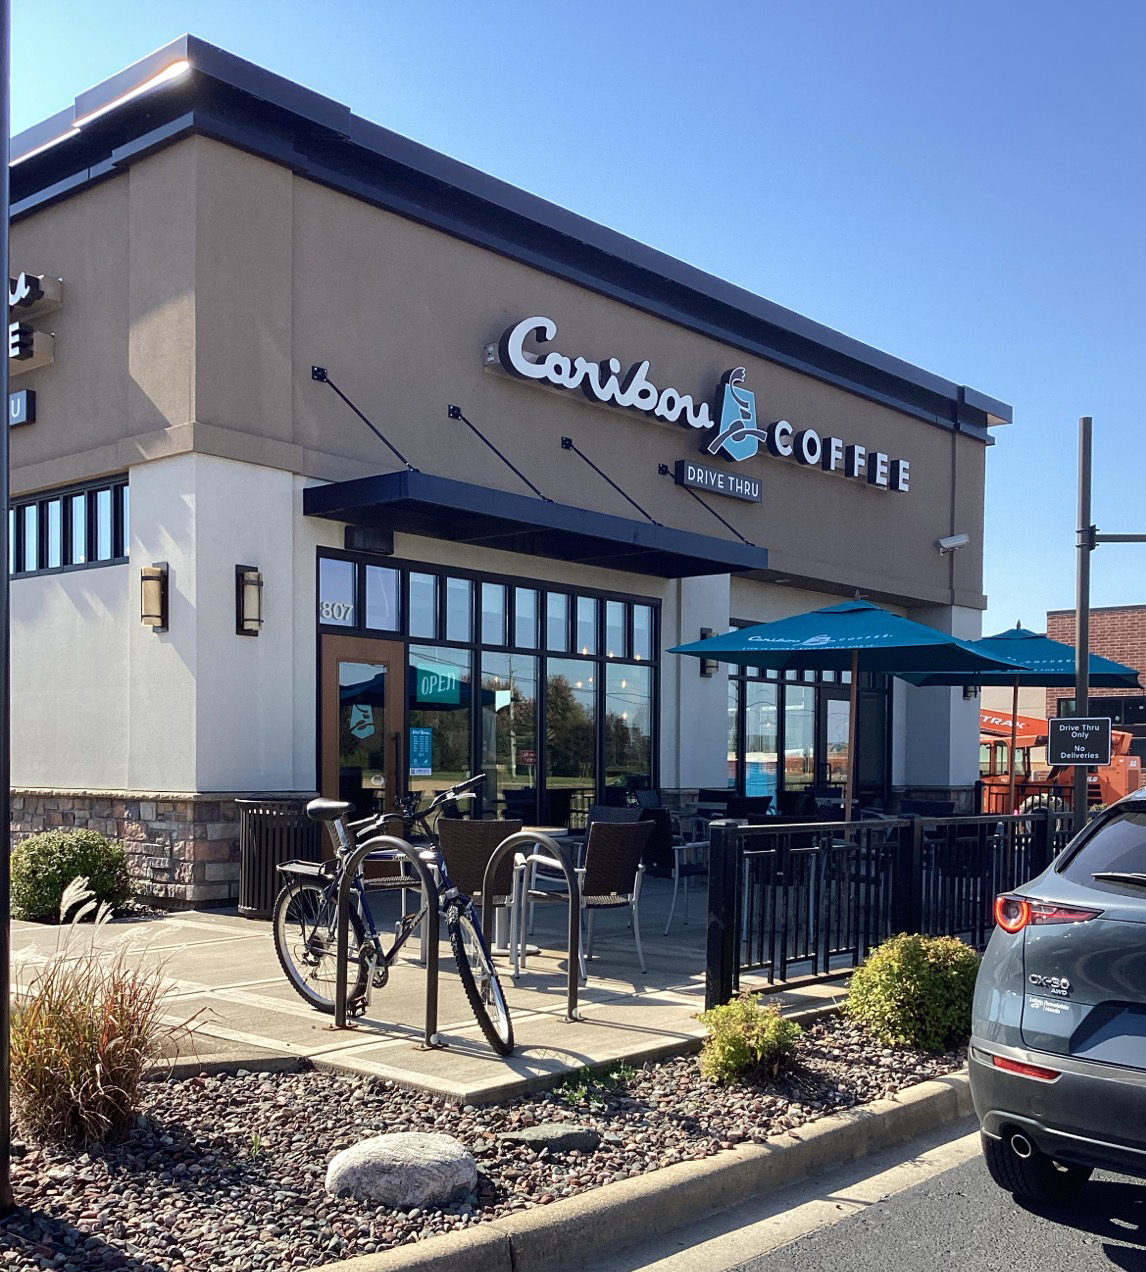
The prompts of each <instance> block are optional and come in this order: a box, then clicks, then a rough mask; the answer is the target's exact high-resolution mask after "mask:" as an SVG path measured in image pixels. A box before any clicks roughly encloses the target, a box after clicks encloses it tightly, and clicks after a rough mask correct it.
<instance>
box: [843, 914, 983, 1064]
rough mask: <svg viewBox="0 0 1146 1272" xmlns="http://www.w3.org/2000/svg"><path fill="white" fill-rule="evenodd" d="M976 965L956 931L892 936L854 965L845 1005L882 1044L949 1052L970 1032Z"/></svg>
mask: <svg viewBox="0 0 1146 1272" xmlns="http://www.w3.org/2000/svg"><path fill="white" fill-rule="evenodd" d="M978 970H979V955H978V954H976V953H975V951H974V950H973V949H972V948H971V947H970V946H969V945H964V943H963V942H962V941H960V940H957V939H956V938H955V937H953V936H918V935H907V934H906V933H903V934H901V935H899V936H893V937H892V938H891V940H889V941H885V942H884V943H883V944H882V945H881V946H880V947H879V948H878V949H876V950H873V951H872V952H871V954H869V955H868V957H867V959H866V961H865V962H864V964H863V966H862V967H858V968H857V969H856V971H855V974H854V975H853V976H852V983H851V991H850V993H849V994H848V1000H847V1008H846V1010H847V1013H848V1015H849V1016H851V1017H853V1018H854V1019H855V1020H858V1021H860V1022H861V1023H862V1024H864V1025H865V1026H866V1027H867V1028H868V1029H870V1030H871V1031H872V1033H874V1034H875V1036H876V1037H877V1038H878V1039H879V1040H880V1041H881V1042H882V1043H883V1044H884V1046H887V1047H915V1048H917V1049H918V1050H920V1051H946V1050H948V1049H949V1048H951V1047H955V1046H959V1045H960V1044H962V1043H965V1042H966V1041H967V1040H968V1039H969V1038H970V1036H971V1000H972V998H973V996H974V993H975V975H976V973H977V972H978Z"/></svg>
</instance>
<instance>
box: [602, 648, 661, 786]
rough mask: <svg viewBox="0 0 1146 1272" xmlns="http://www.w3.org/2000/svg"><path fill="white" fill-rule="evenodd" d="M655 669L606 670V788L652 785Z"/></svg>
mask: <svg viewBox="0 0 1146 1272" xmlns="http://www.w3.org/2000/svg"><path fill="white" fill-rule="evenodd" d="M652 712H653V693H652V669H651V668H650V667H626V666H624V665H622V664H610V665H609V666H607V667H606V668H605V785H606V786H623V787H625V788H627V789H629V790H648V789H649V787H650V786H651V785H652V758H653V739H652V727H653V726H652Z"/></svg>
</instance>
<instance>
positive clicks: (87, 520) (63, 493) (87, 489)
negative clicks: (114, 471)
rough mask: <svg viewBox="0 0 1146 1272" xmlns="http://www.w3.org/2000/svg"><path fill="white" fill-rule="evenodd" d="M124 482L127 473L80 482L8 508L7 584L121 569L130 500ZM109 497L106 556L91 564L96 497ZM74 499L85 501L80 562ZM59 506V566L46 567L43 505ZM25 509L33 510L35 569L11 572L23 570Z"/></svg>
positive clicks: (26, 498) (95, 536)
mask: <svg viewBox="0 0 1146 1272" xmlns="http://www.w3.org/2000/svg"><path fill="white" fill-rule="evenodd" d="M129 488H130V486H129V480H128V476H127V474H126V473H124V474H122V475H117V476H114V477H104V478H102V479H100V480H99V481H86V482H79V483H76V484H73V485H69V486H53V487H51V488H50V489H48V490H41V491H37V492H36V493H35V494H33V495H22V496H20V497H19V498H16V499H13V500H12V503H11V509H12V512H13V513H14V514H15V515H14V516H10V517H9V523H8V524H9V527H10V529H11V532H12V544H11V559H10V560H9V577H10V578H12V579H28V578H36V577H38V576H40V575H44V574H67V573H70V572H71V571H73V570H96V569H102V568H103V567H105V566H108V565H126V564H127V561H128V556H129V550H130V546H131V545H130V544H129V543H126V542H125V534H124V522H125V519H124V501H125V499H130V495H128V494H127V491H128V490H129ZM104 491H106V492H110V495H111V545H110V546H111V555H110V556H108V557H104V558H103V559H102V560H97V559H96V555H95V554H96V549H97V546H98V533H99V524H98V503H99V500H98V496H99V494H100V493H101V492H104ZM78 495H83V496H84V524H83V527H82V534H83V546H84V556H85V558H86V559H85V560H83V561H76V560H74V559H73V558H74V556H75V541H74V540H75V535H74V530H75V526H74V515H73V514H74V510H73V506H72V504H73V500H74V499H75V498H76V496H78ZM57 500H58V501H59V503H60V564H59V565H48V564H47V560H48V516H47V509H48V505H49V504H51V503H54V502H56V501H57ZM28 508H35V509H36V545H35V550H36V562H37V564H36V567H35V568H34V569H15V570H13V569H12V568H11V566H12V561H15V562H16V564H17V565H18V566H19V565H22V564H23V562H24V561H25V559H26V555H25V554H26V548H27V537H26V525H25V520H26V512H25V510H26V509H28Z"/></svg>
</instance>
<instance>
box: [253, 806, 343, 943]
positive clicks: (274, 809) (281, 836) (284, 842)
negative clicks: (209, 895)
mask: <svg viewBox="0 0 1146 1272" xmlns="http://www.w3.org/2000/svg"><path fill="white" fill-rule="evenodd" d="M235 803H236V804H237V805H238V809H239V913H240V914H241V915H242V916H243V917H244V918H247V919H269V918H270V917H271V912H272V910H273V909H274V904H275V897H276V896H278V892H279V888H280V887H281V885H282V880H281V878H280V876H279V873H278V869H277V867H278V866H280V865H281V864H282V863H283V862H284V861H321V860H322V824H321V823H320V822H316V821H311V819H310V818H309V817H308V816H307V815H306V801H305V800H301V799H237V800H236V801H235Z"/></svg>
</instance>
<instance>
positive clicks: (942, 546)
mask: <svg viewBox="0 0 1146 1272" xmlns="http://www.w3.org/2000/svg"><path fill="white" fill-rule="evenodd" d="M970 542H971V536H970V535H969V534H949V535H948V536H947V537H946V538H945V539H940V540H939V543H938V545H937V546H938V548H939V555H940V556H946V555H947V553H948V552H958V551H959V549H960V548H965V547H966V546H967V544H969V543H970Z"/></svg>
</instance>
